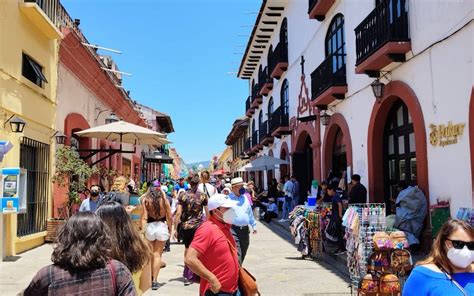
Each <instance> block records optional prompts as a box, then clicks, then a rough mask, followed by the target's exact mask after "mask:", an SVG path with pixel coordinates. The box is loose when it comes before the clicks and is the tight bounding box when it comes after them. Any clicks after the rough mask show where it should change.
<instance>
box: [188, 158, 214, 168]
mask: <svg viewBox="0 0 474 296" xmlns="http://www.w3.org/2000/svg"><path fill="white" fill-rule="evenodd" d="M210 163H211V162H210V161H209V160H206V161H198V162H193V163H187V164H186V167H187V168H188V169H192V168H193V167H196V168H199V165H202V166H203V168H205V169H207V168H208V167H209V164H210Z"/></svg>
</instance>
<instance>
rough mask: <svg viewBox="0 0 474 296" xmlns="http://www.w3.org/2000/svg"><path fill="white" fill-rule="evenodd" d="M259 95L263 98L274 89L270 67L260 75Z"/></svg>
mask: <svg viewBox="0 0 474 296" xmlns="http://www.w3.org/2000/svg"><path fill="white" fill-rule="evenodd" d="M258 86H259V94H260V95H262V96H266V95H268V93H269V92H270V91H271V90H272V89H273V78H271V77H270V75H269V74H268V66H267V67H265V69H263V71H262V72H260V73H259V74H258Z"/></svg>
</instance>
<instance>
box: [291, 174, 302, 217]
mask: <svg viewBox="0 0 474 296" xmlns="http://www.w3.org/2000/svg"><path fill="white" fill-rule="evenodd" d="M291 182H293V185H294V187H293V204H292V210H293V209H294V208H295V207H296V206H297V205H299V204H300V203H301V200H300V182H298V180H297V179H296V176H295V175H293V176H291Z"/></svg>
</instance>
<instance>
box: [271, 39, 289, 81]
mask: <svg viewBox="0 0 474 296" xmlns="http://www.w3.org/2000/svg"><path fill="white" fill-rule="evenodd" d="M268 64H269V68H268V73H270V77H271V78H275V79H280V77H281V75H282V74H283V73H284V72H285V71H286V70H287V69H288V44H286V43H284V42H280V43H278V45H277V46H276V47H275V51H274V52H273V54H272V55H271V57H270V60H269V61H268Z"/></svg>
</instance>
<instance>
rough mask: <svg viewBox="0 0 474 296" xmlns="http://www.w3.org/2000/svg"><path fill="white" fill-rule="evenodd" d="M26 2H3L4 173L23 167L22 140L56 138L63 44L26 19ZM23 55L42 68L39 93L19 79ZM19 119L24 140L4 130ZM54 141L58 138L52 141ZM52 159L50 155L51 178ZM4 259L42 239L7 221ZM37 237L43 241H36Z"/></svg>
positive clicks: (0, 91) (12, 218)
mask: <svg viewBox="0 0 474 296" xmlns="http://www.w3.org/2000/svg"><path fill="white" fill-rule="evenodd" d="M21 5H23V1H22V0H3V1H0V123H1V124H2V125H1V126H0V128H1V132H0V140H8V141H11V142H12V143H13V145H14V147H13V149H12V150H11V151H10V152H9V153H8V154H7V155H6V156H5V158H4V159H3V162H2V163H1V164H0V166H1V167H16V166H19V160H20V142H19V141H20V138H21V137H23V136H24V137H28V138H31V139H34V140H36V141H40V142H43V143H46V144H49V145H51V146H50V147H51V152H53V151H54V149H55V147H54V144H55V143H54V142H53V141H52V139H51V136H52V135H53V133H54V120H55V107H56V103H55V100H56V88H57V80H58V77H57V76H58V75H57V73H58V71H57V67H58V48H59V47H58V45H59V43H58V42H59V40H57V39H50V38H51V37H49V38H48V37H47V36H46V35H45V33H44V27H43V28H42V27H41V26H40V25H38V23H34V22H33V21H31V19H30V18H28V17H27V16H26V14H25V12H23V11H22V10H21V9H20V7H21ZM22 52H24V53H26V54H28V55H29V56H31V57H32V58H33V59H34V60H36V61H37V62H38V63H39V64H40V65H41V66H43V73H44V75H45V77H46V79H47V80H48V83H44V86H43V87H39V86H37V85H35V84H34V83H32V82H30V81H29V80H28V79H26V78H25V77H23V76H22V75H21V64H22ZM13 114H16V115H18V116H19V117H20V118H22V119H23V120H24V121H25V122H26V127H25V130H24V132H23V134H15V133H12V132H11V131H10V126H9V124H7V125H6V128H3V124H4V122H5V120H6V119H8V118H9V117H10V116H11V115H13ZM53 139H54V138H53ZM53 157H54V153H51V154H50V164H51V166H50V170H49V171H50V176H51V174H52V163H53ZM48 204H49V205H48V206H49V208H48V217H50V216H51V204H52V200H51V184H50V188H49V201H48ZM4 218H5V220H4V223H5V224H6V232H7V233H6V234H4V237H3V238H0V239H3V240H4V241H5V248H6V250H5V253H6V255H15V254H16V253H17V252H20V251H25V250H26V249H28V248H32V247H34V246H36V245H39V244H41V243H43V241H44V240H43V236H44V233H40V234H38V235H32V236H29V237H22V238H17V236H16V231H17V221H16V220H17V219H16V218H17V217H16V215H15V214H11V215H5V217H4ZM38 236H39V237H38Z"/></svg>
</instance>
